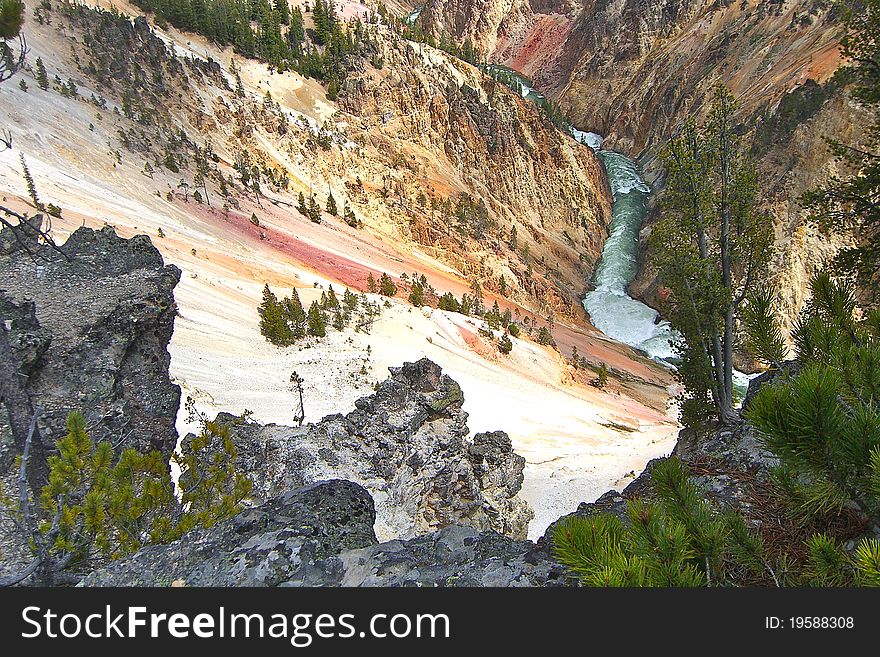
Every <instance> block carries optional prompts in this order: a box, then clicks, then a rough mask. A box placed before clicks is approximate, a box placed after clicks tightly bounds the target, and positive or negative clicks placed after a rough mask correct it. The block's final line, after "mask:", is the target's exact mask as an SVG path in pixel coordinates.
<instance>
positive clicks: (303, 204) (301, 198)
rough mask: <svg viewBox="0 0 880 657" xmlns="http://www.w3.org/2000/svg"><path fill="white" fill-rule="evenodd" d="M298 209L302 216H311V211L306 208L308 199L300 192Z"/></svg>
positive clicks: (297, 202)
mask: <svg viewBox="0 0 880 657" xmlns="http://www.w3.org/2000/svg"><path fill="white" fill-rule="evenodd" d="M296 209H297V211H299V213H300V214H301V215H302V216H304V217H308V216H309V209H308V208H307V207H306V197H305V195H304V194H303V193H302V192H300V193H299V196H298V197H297V201H296Z"/></svg>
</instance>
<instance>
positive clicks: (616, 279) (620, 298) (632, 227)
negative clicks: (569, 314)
mask: <svg viewBox="0 0 880 657" xmlns="http://www.w3.org/2000/svg"><path fill="white" fill-rule="evenodd" d="M571 133H572V136H573V137H574V138H575V139H577V140H578V141H580V142H581V143H583V144H586V145H588V146H590V147H591V148H592V149H593V150H595V151H596V153H597V155H598V156H599V158H600V159H601V160H602V163H603V164H604V165H605V170H606V172H607V173H608V182H609V184H610V186H611V195H612V199H613V205H612V209H611V227H610V235H609V237H608V239H607V240H605V245H604V246H603V248H602V259H601V260H600V261H599V266H598V268H597V269H596V273H595V276H594V277H593V284H594V285H595V289H594V290H593V291H591V292H588V293H587V295H586V296H585V297H584V301H583V303H584V308H586V309H587V312H588V313H590V318H591V320H592V322H593V325H594V326H595V327H596V328H598V329H599V330H600V331H602V332H603V333H604V334H605V335H607V336H608V337H610V338H614V339H615V340H619V341H620V342H623V343H625V344H628V345H630V346H632V347H635V348H636V349H639V350H641V351H643V352H645V353H646V354H647V355H648V356H649V357H651V358H653V359H655V360H659V361H664V362H666V361H668V360H669V359H671V358H674V357H675V355H676V352H675V342H676V341H677V340H678V338H679V334H678V333H677V332H675V331H674V329H672V327H671V326H670V325H669V322H667V321H665V320H662V319H660V317H659V315H658V313H657V311H656V310H654V309H653V308H651V307H650V306H647V305H645V304H644V303H642V302H641V301H636V300H635V299H633V298H632V297H631V296H629V294H627V292H626V288H627V286H628V285H629V284H630V283H632V281H633V279H634V278H635V277H636V274H637V273H638V264H637V261H636V258H637V255H638V250H639V230H640V229H641V227H642V221H643V220H644V218H645V215H647V213H648V206H647V201H648V198H650V196H651V188H650V186H648V184H647V183H646V182H645V181H644V180H642V177H641V175H640V174H639V169H638V166H636V163H635V162H633V161H632V160H631V159H629V158H628V157H625V156H623V155H621V154H620V153H615V152H614V151H607V150H603V149H602V138H601V137H600V136H599V135H596V134H594V133H590V132H582V131H580V130H575V129H572V130H571Z"/></svg>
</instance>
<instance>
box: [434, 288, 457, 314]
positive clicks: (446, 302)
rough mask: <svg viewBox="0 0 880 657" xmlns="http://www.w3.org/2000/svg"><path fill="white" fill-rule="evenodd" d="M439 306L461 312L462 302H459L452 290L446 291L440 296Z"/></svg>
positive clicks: (441, 308) (442, 308)
mask: <svg viewBox="0 0 880 657" xmlns="http://www.w3.org/2000/svg"><path fill="white" fill-rule="evenodd" d="M437 307H438V308H439V309H440V310H448V311H450V312H454V313H459V312H461V304H460V303H459V302H458V299H456V298H455V296H454V295H453V294H452V292H444V293H443V295H442V296H441V297H440V300H439V301H438V302H437Z"/></svg>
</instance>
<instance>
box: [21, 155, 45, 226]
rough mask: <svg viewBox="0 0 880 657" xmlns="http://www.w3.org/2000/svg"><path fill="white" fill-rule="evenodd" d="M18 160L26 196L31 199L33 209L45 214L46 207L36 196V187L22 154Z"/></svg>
mask: <svg viewBox="0 0 880 657" xmlns="http://www.w3.org/2000/svg"><path fill="white" fill-rule="evenodd" d="M18 159H19V160H20V161H21V171H22V176H23V177H24V182H25V185H27V190H28V196H30V197H31V202H32V203H33V204H34V207H35V208H37V209H38V210H40V211H43V212H45V211H46V206H45V205H44V204H43V202H42V201H41V200H40V197H39V195H38V194H37V185H36V183H35V182H34V177H33V176H32V175H31V170H30V169H29V168H28V165H27V160H25V159H24V153H19V154H18Z"/></svg>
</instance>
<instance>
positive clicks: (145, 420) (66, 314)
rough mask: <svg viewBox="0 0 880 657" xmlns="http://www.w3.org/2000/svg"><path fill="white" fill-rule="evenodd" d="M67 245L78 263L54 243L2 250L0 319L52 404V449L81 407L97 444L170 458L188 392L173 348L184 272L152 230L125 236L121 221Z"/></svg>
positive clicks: (48, 412)
mask: <svg viewBox="0 0 880 657" xmlns="http://www.w3.org/2000/svg"><path fill="white" fill-rule="evenodd" d="M61 250H62V251H63V252H64V254H66V255H67V256H68V257H69V260H67V259H65V257H64V256H63V255H62V254H61V253H59V252H57V251H55V250H54V249H51V248H50V247H48V246H45V245H44V246H39V247H38V248H37V257H36V258H33V257H31V256H30V255H28V254H27V253H25V252H24V251H22V250H16V251H14V252H12V253H11V254H10V255H6V256H0V313H2V316H0V320H2V321H4V322H6V327H7V330H8V331H9V340H10V345H11V346H12V349H13V351H14V354H15V357H16V358H17V360H18V361H19V370H20V372H21V373H22V375H23V377H25V379H24V380H26V387H27V391H28V393H29V395H30V397H31V401H32V402H33V404H34V406H35V407H40V408H42V409H43V410H42V414H41V415H40V418H39V426H40V430H41V433H42V436H43V439H44V442H45V443H46V447H48V448H50V449H51V448H54V445H55V441H56V440H58V438H60V437H61V436H62V435H64V432H65V421H66V418H67V415H68V413H70V412H71V411H79V412H81V413H83V414H84V415H85V416H86V420H87V422H88V426H89V430H90V433H91V436H92V438H93V439H94V440H95V441H101V440H109V441H111V442H112V443H113V444H114V446H116V447H121V446H132V447H136V448H138V449H140V450H147V449H157V450H160V451H161V452H162V453H163V454H165V455H166V456H167V455H170V453H171V451H172V450H173V449H174V446H175V444H176V442H177V430H176V429H175V427H174V422H175V417H176V414H177V409H178V406H179V403H180V389H179V388H178V386H176V385H174V384H173V383H171V380H170V379H169V377H168V364H169V362H170V359H171V357H170V355H169V354H168V350H167V346H168V342H169V341H170V339H171V332H172V331H173V328H174V316H175V313H176V307H175V305H174V296H173V293H172V291H173V289H174V286H175V285H176V284H177V282H178V280H179V279H180V270H178V269H177V267H174V266H173V265H167V266H166V265H165V264H164V262H163V260H162V256H161V255H160V254H159V251H158V250H157V249H156V248H155V247H154V246H153V245H152V244H151V243H150V240H149V238H147V237H146V236H143V235H141V236H137V237H133V238H131V239H123V238H121V237H119V236H117V235H116V233H115V232H114V231H113V229H112V228H105V229H103V230H99V231H95V230H92V229H90V228H80V229H78V230H77V231H75V232H74V233H73V234H72V235H71V236H70V237H69V238H68V240H67V242H66V243H65V244H64V245H63V246H62V247H61Z"/></svg>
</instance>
